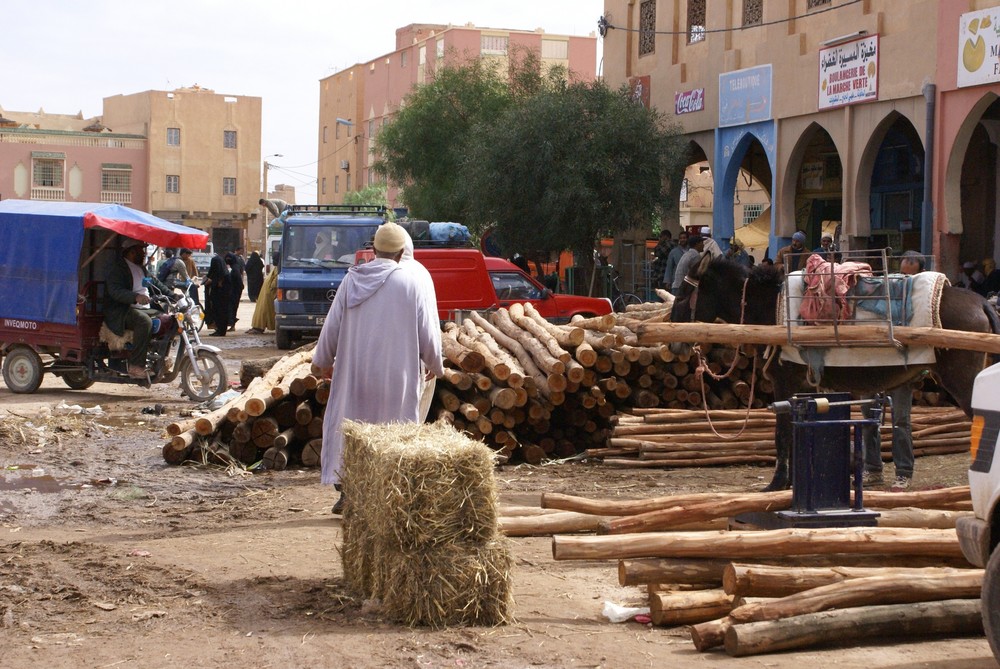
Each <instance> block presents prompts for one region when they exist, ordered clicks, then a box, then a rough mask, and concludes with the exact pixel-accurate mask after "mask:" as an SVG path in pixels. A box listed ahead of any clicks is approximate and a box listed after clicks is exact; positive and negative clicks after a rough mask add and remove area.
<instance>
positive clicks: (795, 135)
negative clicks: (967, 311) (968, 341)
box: [604, 0, 1000, 275]
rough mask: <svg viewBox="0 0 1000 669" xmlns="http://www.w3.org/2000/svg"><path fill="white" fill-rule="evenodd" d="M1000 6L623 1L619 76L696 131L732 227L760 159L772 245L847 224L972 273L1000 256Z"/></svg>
mask: <svg viewBox="0 0 1000 669" xmlns="http://www.w3.org/2000/svg"><path fill="white" fill-rule="evenodd" d="M997 5H1000V3H998V2H996V1H995V0H991V1H976V0H906V1H905V2H903V1H900V0H860V1H855V0H659V2H657V0H606V2H605V19H606V21H607V24H608V25H607V29H606V37H605V42H604V75H605V78H606V79H607V81H608V83H609V84H610V85H611V86H618V85H621V84H623V83H629V84H630V85H631V86H632V88H633V90H634V91H635V93H636V96H637V98H639V99H642V100H643V101H644V102H646V103H647V104H650V105H654V106H656V107H657V108H659V109H660V110H661V111H664V112H665V113H666V114H667V116H668V117H669V118H670V120H672V121H673V122H675V123H677V124H678V126H679V127H680V128H681V130H682V132H683V133H684V135H685V136H686V138H687V139H688V140H689V146H690V159H689V164H690V165H703V166H704V167H707V170H705V173H706V174H707V173H710V174H711V184H710V186H711V189H712V191H713V193H712V225H713V227H714V232H715V236H716V238H719V239H728V238H729V237H731V236H732V235H733V233H734V230H735V229H736V228H737V227H739V226H742V225H743V224H744V223H746V222H747V221H746V217H741V218H737V216H736V215H734V212H738V209H737V208H736V207H735V206H734V205H735V202H734V200H735V199H736V197H737V196H738V194H739V190H740V187H741V186H740V183H741V179H744V178H745V175H746V174H749V175H751V180H752V182H753V183H759V184H760V185H761V186H762V187H763V189H764V191H765V192H766V195H767V199H768V204H769V207H768V208H767V209H766V210H765V212H763V215H764V216H765V218H768V217H769V226H768V229H769V242H768V251H769V253H770V255H771V257H772V258H773V257H774V255H775V253H776V251H777V249H778V248H779V247H781V246H783V245H785V244H786V243H788V240H789V238H790V237H791V235H792V233H793V232H794V231H796V230H803V231H804V232H806V234H807V236H808V237H809V239H808V245H809V246H810V247H813V246H816V245H817V244H818V241H819V236H820V232H821V230H823V229H824V228H830V227H831V226H832V224H834V223H839V224H840V237H839V242H840V243H841V246H842V247H844V248H884V247H885V246H891V247H892V249H893V250H894V251H896V252H898V251H901V250H904V249H915V250H920V251H923V252H924V253H933V254H934V255H935V256H936V258H937V260H938V262H939V269H942V270H943V271H946V272H947V273H949V274H950V275H954V274H955V273H957V269H958V267H959V266H960V264H961V262H962V261H965V260H979V259H981V258H982V257H984V256H987V257H988V256H989V255H993V256H994V257H996V256H997V255H998V252H997V248H996V247H997V245H998V239H1000V235H998V234H997V232H996V231H997V228H998V214H997V210H998V209H1000V208H998V207H997V204H996V192H997V185H998V183H1000V179H998V175H997V167H996V163H997V160H996V153H997V141H998V137H1000V133H998V132H997V126H998V124H997V121H998V120H1000V103H997V100H998V95H1000V68H998V67H996V62H997V57H998V55H1000V43H998V41H1000V38H998V34H997V33H996V30H995V27H990V28H989V30H986V29H985V28H984V29H982V30H980V29H979V28H980V26H993V25H994V24H995V23H996V21H997V20H1000V16H997V17H993V14H994V13H1000V12H996V9H995V8H996V7H997ZM984 40H985V43H984ZM682 184H683V180H682V179H680V178H678V179H677V183H676V184H675V185H674V187H675V188H677V190H678V194H680V190H681V187H682ZM984 249H985V250H984Z"/></svg>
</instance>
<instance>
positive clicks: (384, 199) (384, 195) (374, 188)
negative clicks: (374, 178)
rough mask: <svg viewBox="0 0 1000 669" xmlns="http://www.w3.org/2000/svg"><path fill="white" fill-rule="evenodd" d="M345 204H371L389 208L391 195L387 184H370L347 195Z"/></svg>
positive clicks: (345, 195)
mask: <svg viewBox="0 0 1000 669" xmlns="http://www.w3.org/2000/svg"><path fill="white" fill-rule="evenodd" d="M344 204H356V205H357V204H369V205H375V206H382V207H386V208H388V207H389V195H388V192H387V189H386V186H385V184H369V185H367V186H365V187H364V188H362V189H361V190H352V191H348V192H347V193H345V194H344ZM390 211H391V210H390Z"/></svg>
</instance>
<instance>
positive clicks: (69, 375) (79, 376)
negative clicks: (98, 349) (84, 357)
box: [62, 369, 94, 390]
mask: <svg viewBox="0 0 1000 669" xmlns="http://www.w3.org/2000/svg"><path fill="white" fill-rule="evenodd" d="M62 380H63V383H65V384H66V385H67V386H69V387H70V388H71V389H72V390H86V389H87V388H89V387H91V386H92V385H94V380H93V379H92V378H90V374H88V373H87V370H85V369H81V370H80V371H79V372H66V373H65V374H63V375H62Z"/></svg>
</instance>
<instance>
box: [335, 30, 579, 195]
mask: <svg viewBox="0 0 1000 669" xmlns="http://www.w3.org/2000/svg"><path fill="white" fill-rule="evenodd" d="M517 49H528V50H533V51H535V52H537V53H538V54H539V55H540V57H541V60H542V63H543V65H561V66H563V67H565V68H566V69H567V70H569V71H570V72H571V73H573V75H574V76H575V77H576V78H577V79H579V80H581V81H592V80H593V79H594V78H595V77H596V63H597V38H596V35H593V34H592V35H590V36H588V37H579V36H573V35H550V34H548V33H545V32H544V31H542V30H541V29H538V30H534V31H527V30H507V29H492V28H480V27H476V26H473V25H471V24H467V25H464V26H455V25H450V24H449V25H443V24H411V25H408V26H405V27H402V28H399V29H398V30H397V31H396V49H395V50H394V51H392V52H390V53H387V54H384V55H381V56H379V57H377V58H375V59H373V60H370V61H368V62H366V63H359V64H357V65H354V66H353V67H350V68H348V69H346V70H342V71H340V72H337V73H335V74H332V75H330V76H329V77H326V78H324V79H321V80H320V82H319V83H320V105H319V136H318V155H319V163H318V170H317V176H318V180H319V183H318V202H319V203H321V204H339V203H342V202H343V199H344V194H345V193H347V192H350V191H352V190H359V189H361V188H364V187H365V186H367V185H369V184H371V183H375V182H376V181H378V180H379V177H378V176H377V175H375V174H374V173H373V171H372V167H371V166H372V163H373V162H374V156H375V154H374V151H375V139H376V137H377V134H378V130H379V128H381V127H382V126H383V125H385V124H386V122H387V121H388V120H389V119H390V118H391V117H392V115H393V114H395V113H396V111H398V110H399V108H400V105H401V104H402V101H403V98H404V97H405V96H406V94H407V93H409V92H410V91H411V90H412V89H413V87H414V86H417V85H419V84H422V83H424V82H426V81H429V80H430V78H432V77H433V75H434V70H435V68H437V67H440V66H441V65H442V64H444V63H450V62H461V61H462V60H463V59H469V58H476V57H479V56H485V57H489V58H494V59H496V62H497V66H498V67H504V66H505V65H506V62H507V58H508V56H509V54H510V53H513V52H515V51H516V50H517ZM397 195H398V192H397V189H396V188H394V187H393V186H392V184H390V188H389V199H390V203H391V204H393V205H394V206H395V204H396V198H397Z"/></svg>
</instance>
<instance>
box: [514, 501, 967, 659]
mask: <svg viewBox="0 0 1000 669" xmlns="http://www.w3.org/2000/svg"><path fill="white" fill-rule="evenodd" d="M864 500H865V503H866V505H867V507H868V508H870V509H874V510H879V511H880V513H881V516H880V517H879V519H878V527H864V528H860V527H855V528H822V529H778V530H756V529H753V528H750V529H739V530H728V529H725V527H726V526H727V525H728V524H729V521H728V520H727V519H728V518H729V517H730V516H732V515H733V514H738V513H742V512H747V511H775V510H781V509H786V508H788V507H789V506H790V504H791V493H790V492H776V493H750V494H726V493H700V494H690V495H673V496H669V497H662V498H657V499H649V500H635V501H621V500H590V499H584V498H579V497H572V496H567V495H558V494H545V495H544V496H543V498H542V506H543V507H544V508H543V509H537V508H524V507H507V508H503V509H501V512H502V513H503V514H504V515H503V517H502V518H501V521H500V522H501V527H502V528H503V530H504V532H505V533H506V534H508V535H509V536H539V535H550V534H554V535H555V536H553V539H552V552H553V556H554V558H555V559H557V560H617V561H618V580H619V583H620V584H621V585H622V586H639V587H641V588H642V589H643V591H644V592H643V596H644V597H647V598H648V602H649V607H650V616H651V619H652V622H653V623H654V624H656V625H662V626H668V627H674V626H679V625H689V626H690V627H689V631H690V633H691V638H692V641H693V642H694V645H695V647H696V648H697V649H698V650H699V651H706V650H709V649H712V648H716V647H719V646H723V647H724V648H725V650H726V652H727V653H729V654H730V655H734V656H743V655H755V654H761V653H768V652H774V651H778V650H788V649H793V648H803V647H807V646H812V645H817V644H824V643H830V642H837V641H842V640H843V639H844V635H845V632H846V631H849V636H850V638H851V639H852V640H853V639H859V638H865V637H868V638H872V637H878V638H887V637H895V636H924V635H926V634H943V635H954V634H968V633H981V631H982V623H981V619H980V606H979V594H980V590H981V587H982V579H983V571H982V570H979V569H971V568H969V565H968V563H966V562H965V560H964V558H963V557H962V554H961V551H960V549H959V546H958V540H957V536H956V534H955V530H954V524H955V520H956V518H957V517H959V516H961V515H968V514H971V510H970V509H971V502H970V499H969V489H968V487H960V488H946V489H939V490H930V491H920V492H907V493H881V492H867V491H866V492H865V497H864ZM529 514H530V515H529ZM720 528H721V529H720ZM595 531H596V532H601V533H604V534H605V535H606V536H587V535H560V534H557V533H562V532H595ZM831 609H832V610H831Z"/></svg>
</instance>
